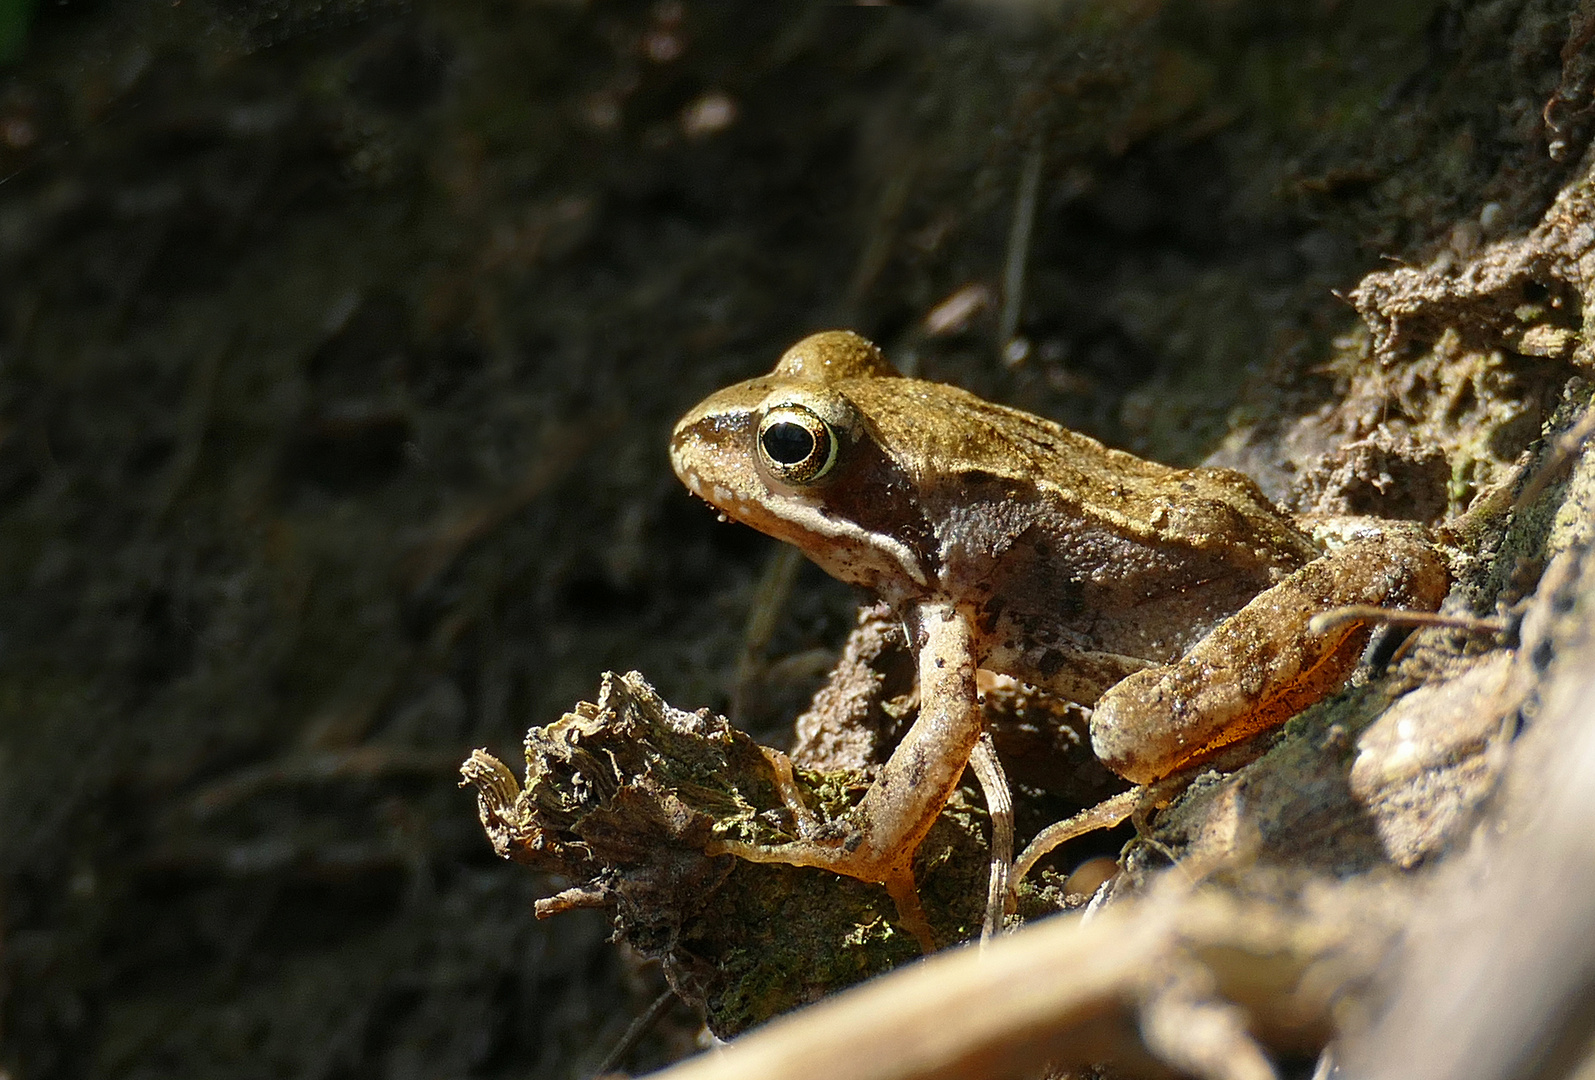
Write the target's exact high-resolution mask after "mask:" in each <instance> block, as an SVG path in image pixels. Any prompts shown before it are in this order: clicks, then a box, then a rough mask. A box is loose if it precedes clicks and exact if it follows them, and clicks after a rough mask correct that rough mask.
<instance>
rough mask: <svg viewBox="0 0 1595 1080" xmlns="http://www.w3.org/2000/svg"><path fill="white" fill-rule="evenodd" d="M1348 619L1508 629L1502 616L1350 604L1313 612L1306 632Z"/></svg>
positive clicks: (1485, 630) (1495, 630) (1477, 629)
mask: <svg viewBox="0 0 1595 1080" xmlns="http://www.w3.org/2000/svg"><path fill="white" fill-rule="evenodd" d="M1349 622H1378V623H1389V624H1390V625H1392V626H1443V627H1446V628H1448V629H1451V630H1466V631H1468V632H1469V633H1472V634H1504V633H1506V632H1507V631H1508V630H1510V629H1511V627H1510V626H1509V625H1508V624H1507V623H1506V621H1505V620H1503V619H1487V618H1484V617H1482V616H1478V615H1442V614H1440V613H1439V612H1437V611H1407V610H1405V609H1403V608H1382V607H1373V606H1370V605H1367V604H1353V605H1351V606H1350V607H1339V608H1331V609H1330V610H1328V611H1321V612H1319V613H1318V614H1317V615H1314V616H1313V617H1312V620H1311V621H1310V622H1308V624H1307V632H1308V633H1310V634H1327V633H1328V632H1329V631H1331V630H1333V629H1334V628H1335V627H1337V626H1340V625H1342V624H1344V623H1349Z"/></svg>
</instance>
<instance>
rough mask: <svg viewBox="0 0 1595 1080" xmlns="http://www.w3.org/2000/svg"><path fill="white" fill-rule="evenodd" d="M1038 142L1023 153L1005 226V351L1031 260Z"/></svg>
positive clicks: (1000, 337)
mask: <svg viewBox="0 0 1595 1080" xmlns="http://www.w3.org/2000/svg"><path fill="white" fill-rule="evenodd" d="M1041 160H1042V154H1041V145H1040V143H1039V142H1038V143H1037V144H1036V145H1035V146H1034V147H1032V148H1031V149H1030V152H1029V153H1028V154H1026V155H1025V163H1024V168H1023V170H1022V171H1021V172H1020V173H1019V190H1018V192H1017V193H1016V194H1015V196H1014V204H1013V226H1012V227H1011V228H1010V229H1009V230H1008V254H1007V258H1006V259H1004V260H1003V269H1002V314H1001V317H1000V318H999V319H998V320H997V348H998V350H999V351H1000V352H1001V353H1002V354H1003V355H1004V356H1006V355H1007V350H1008V344H1009V342H1011V341H1013V337H1014V334H1015V333H1016V332H1017V331H1018V329H1019V309H1020V306H1021V305H1022V304H1023V302H1024V296H1025V269H1026V267H1027V265H1028V264H1029V262H1030V239H1031V235H1032V234H1033V233H1034V232H1035V228H1036V197H1037V195H1038V194H1039V193H1040V190H1041Z"/></svg>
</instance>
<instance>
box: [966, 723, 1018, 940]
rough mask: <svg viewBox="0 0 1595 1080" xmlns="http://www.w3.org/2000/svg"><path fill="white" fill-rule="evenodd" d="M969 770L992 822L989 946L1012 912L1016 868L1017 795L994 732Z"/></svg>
mask: <svg viewBox="0 0 1595 1080" xmlns="http://www.w3.org/2000/svg"><path fill="white" fill-rule="evenodd" d="M969 767H970V768H971V769H972V770H974V773H975V779H977V780H979V781H980V790H981V791H982V792H984V793H985V796H986V813H987V816H988V817H990V818H991V876H990V878H989V879H988V880H987V886H986V920H985V922H984V923H982V924H981V927H980V944H981V946H982V947H984V946H985V944H986V942H988V941H990V940H991V939H992V938H993V937H994V936H996V935H997V934H998V933H1000V932H1001V931H1002V917H1003V916H1004V915H1005V914H1007V909H1008V868H1009V867H1010V866H1011V865H1012V864H1013V792H1012V791H1011V790H1010V789H1009V787H1008V777H1007V776H1006V775H1005V774H1004V773H1003V771H1002V762H1001V761H999V760H997V745H996V744H995V743H994V742H992V739H991V732H989V731H983V732H981V733H980V741H979V742H977V743H976V744H975V752H974V753H973V754H971V755H970V756H969Z"/></svg>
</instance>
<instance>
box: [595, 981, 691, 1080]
mask: <svg viewBox="0 0 1595 1080" xmlns="http://www.w3.org/2000/svg"><path fill="white" fill-rule="evenodd" d="M675 997H676V992H675V991H674V990H666V991H665V992H664V993H662V994H660V995H659V996H658V997H656V998H654V1000H653V1004H652V1005H649V1006H648V1007H647V1008H646V1009H644V1010H643V1014H642V1015H641V1016H639V1017H637V1019H635V1020H633V1021H632V1022H631V1026H630V1027H628V1028H627V1029H626V1034H624V1035H622V1036H621V1037H620V1041H619V1042H618V1043H616V1044H615V1048H614V1049H613V1050H611V1051H609V1053H607V1054H605V1055H604V1060H603V1061H600V1062H599V1063H598V1068H596V1069H594V1070H593V1072H592V1075H593V1080H598V1077H600V1076H607V1075H608V1074H609V1073H612V1072H614V1071H615V1069H616V1068H618V1067H619V1065H620V1063H621V1062H622V1061H624V1060H625V1058H626V1055H627V1054H629V1053H631V1052H632V1051H633V1050H635V1049H636V1048H637V1044H638V1043H640V1042H642V1037H643V1036H644V1035H646V1034H648V1032H649V1031H650V1030H651V1029H652V1028H653V1026H654V1025H655V1024H657V1023H658V1022H659V1018H660V1017H661V1016H663V1015H664V1014H665V1010H666V1009H668V1008H669V1007H670V1003H671V1002H672V1001H673V1000H675Z"/></svg>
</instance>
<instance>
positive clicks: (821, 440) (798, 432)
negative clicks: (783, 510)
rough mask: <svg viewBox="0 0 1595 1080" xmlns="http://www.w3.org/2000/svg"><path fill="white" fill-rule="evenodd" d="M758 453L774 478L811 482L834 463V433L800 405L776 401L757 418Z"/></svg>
mask: <svg viewBox="0 0 1595 1080" xmlns="http://www.w3.org/2000/svg"><path fill="white" fill-rule="evenodd" d="M759 456H760V457H761V458H763V459H764V467H765V468H766V469H768V470H769V471H770V472H771V473H772V474H773V475H774V476H775V478H776V479H777V480H780V481H783V482H784V483H788V484H812V483H814V481H816V480H818V479H820V478H821V477H822V476H824V475H825V474H826V473H828V472H830V471H831V466H833V465H835V464H836V433H835V432H834V431H832V430H831V425H830V424H827V423H826V422H825V421H824V420H821V419H820V418H819V417H818V416H816V415H815V414H814V413H812V412H810V411H809V410H808V409H805V408H803V407H802V406H801V405H779V406H777V407H775V408H773V409H771V410H770V411H769V412H767V413H765V414H764V419H763V420H761V421H759Z"/></svg>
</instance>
